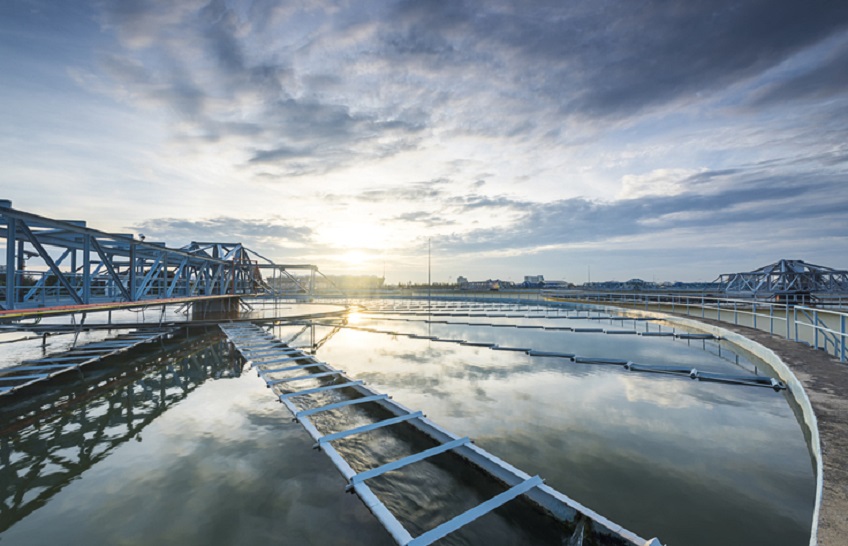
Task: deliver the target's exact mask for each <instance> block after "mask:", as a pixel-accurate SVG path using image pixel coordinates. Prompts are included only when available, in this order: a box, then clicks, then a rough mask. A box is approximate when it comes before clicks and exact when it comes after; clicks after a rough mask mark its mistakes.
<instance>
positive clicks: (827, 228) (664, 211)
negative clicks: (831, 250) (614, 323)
mask: <svg viewBox="0 0 848 546" xmlns="http://www.w3.org/2000/svg"><path fill="white" fill-rule="evenodd" d="M665 174H666V175H667V174H668V173H665ZM716 177H725V178H727V177H730V179H729V180H728V181H727V183H726V184H724V185H722V186H708V187H707V188H703V187H701V188H699V187H698V184H699V183H702V182H703V181H704V180H711V179H715V178H716ZM663 180H664V181H665V182H663V183H668V184H671V185H672V186H674V187H675V188H679V189H676V190H675V192H671V193H664V194H656V193H655V192H651V193H644V194H643V195H641V196H633V197H631V198H628V199H626V200H619V201H608V202H601V201H592V200H588V199H585V198H572V199H564V200H557V201H552V202H544V203H537V202H529V201H514V202H509V201H508V200H507V199H500V200H498V201H497V202H496V204H495V205H493V207H494V208H493V212H494V210H495V209H501V208H502V207H509V208H511V209H512V210H513V211H515V212H517V213H520V218H519V220H517V221H516V222H514V223H511V224H509V225H504V226H502V227H499V228H496V229H491V228H489V229H483V230H476V231H471V232H468V233H456V234H454V235H452V236H449V237H446V238H445V239H443V240H441V241H440V246H441V247H442V248H444V249H445V250H446V251H448V252H452V253H456V254H464V253H469V252H478V253H484V252H504V253H510V252H518V253H533V252H537V251H538V250H539V249H540V248H545V247H568V246H571V245H578V244H580V243H593V244H598V245H601V246H603V245H604V244H607V243H612V242H615V241H616V240H620V239H626V240H627V241H628V244H629V245H630V246H632V247H639V246H647V247H650V246H653V243H652V242H651V241H652V240H654V239H655V238H659V239H658V240H663V239H664V240H666V241H672V240H674V238H673V237H672V236H671V232H673V231H679V232H687V233H688V234H689V235H688V236H689V238H690V242H689V243H688V244H690V245H691V244H696V241H697V240H698V238H701V239H703V238H704V237H705V234H709V233H710V232H713V233H715V234H719V233H722V234H725V233H727V232H729V231H732V232H734V233H735V237H736V239H735V240H738V241H748V242H749V243H750V242H751V241H754V240H757V239H760V238H763V237H769V236H776V235H777V230H779V231H785V232H786V233H781V234H780V236H781V237H786V239H784V240H783V243H784V244H787V245H792V244H793V242H794V241H803V240H805V238H819V237H835V238H837V239H842V240H844V239H845V238H846V236H845V233H848V231H845V230H846V228H848V219H846V218H845V216H844V210H846V207H848V195H846V194H845V192H839V188H840V187H841V182H840V181H839V179H838V178H834V179H831V178H828V177H827V176H822V175H821V174H819V173H808V174H807V175H805V176H801V175H796V176H772V175H768V174H766V173H763V172H758V171H747V172H736V174H735V175H734V174H733V172H732V171H727V172H714V173H711V172H700V173H697V174H695V175H692V176H686V172H685V171H684V172H681V173H680V177H679V178H674V177H668V178H663ZM698 189H700V190H704V189H707V190H708V191H704V192H703V193H699V192H698V191H696V190H698ZM725 242H726V244H728V245H730V244H733V240H727V241H725ZM678 243H682V244H684V245H685V244H687V243H686V242H685V240H684V241H675V244H678Z"/></svg>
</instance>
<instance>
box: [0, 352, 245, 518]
mask: <svg viewBox="0 0 848 546" xmlns="http://www.w3.org/2000/svg"><path fill="white" fill-rule="evenodd" d="M222 343H223V342H222V339H221V338H220V336H214V337H212V338H206V339H204V340H203V341H201V342H196V341H195V342H192V343H189V344H187V346H184V347H181V348H178V349H176V350H174V349H171V350H170V351H168V356H167V360H165V361H164V362H161V363H160V365H159V366H157V367H155V368H154V369H146V370H145V369H143V368H142V369H137V370H135V371H134V372H133V373H128V374H125V373H121V374H118V375H112V376H111V377H109V376H108V374H107V375H106V376H101V377H99V378H97V381H96V382H93V381H89V382H88V385H82V388H81V389H80V388H79V387H77V388H76V389H75V390H72V391H71V392H70V393H67V392H64V393H63V390H60V391H58V392H54V393H53V394H52V395H51V394H48V395H46V396H38V397H36V398H34V399H30V400H27V401H25V402H19V403H17V404H15V405H14V406H4V408H3V411H2V414H0V415H2V417H3V420H2V423H3V424H2V427H3V428H2V429H0V465H1V466H0V483H2V490H0V491H2V499H3V501H2V503H0V532H2V531H4V530H6V529H7V528H9V527H10V526H11V525H12V524H14V523H15V522H16V521H18V520H20V519H22V518H23V517H25V516H26V515H27V514H29V513H31V512H32V511H34V510H36V509H38V508H39V507H41V506H43V505H44V504H45V503H46V502H48V501H49V500H50V498H51V497H53V496H54V495H55V494H56V493H58V492H59V491H61V490H62V488H64V487H65V486H66V485H67V484H69V483H70V482H71V481H73V480H74V479H76V478H77V477H79V476H80V475H81V474H82V473H83V472H85V471H86V470H88V469H89V468H91V467H92V466H94V465H95V464H97V463H98V462H100V461H101V460H103V459H104V458H105V457H106V456H107V455H109V453H110V452H112V451H113V450H114V449H115V448H116V447H117V446H119V445H121V444H123V443H124V442H127V441H129V440H131V439H133V438H135V439H137V440H139V441H141V437H140V434H141V432H142V431H143V430H144V429H145V428H146V427H147V426H148V425H149V424H150V423H152V422H153V421H154V420H155V419H156V418H158V417H159V416H160V415H162V413H164V412H165V411H166V410H168V408H170V407H171V406H173V405H175V404H177V403H179V402H180V401H181V400H183V399H184V398H186V397H187V396H188V395H189V393H191V392H192V391H193V390H194V389H196V388H197V387H198V386H199V385H201V384H202V383H203V382H205V381H206V380H208V379H210V378H216V379H218V378H222V377H237V376H238V375H240V373H241V366H240V365H238V364H234V361H232V360H231V359H230V358H228V355H227V352H226V351H225V350H223V349H224V348H227V346H226V344H222ZM227 350H228V348H227ZM153 358H155V357H152V356H148V357H147V359H153ZM72 388H73V387H72ZM64 391H67V389H64ZM33 424H37V426H32V425H33Z"/></svg>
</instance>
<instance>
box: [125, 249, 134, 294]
mask: <svg viewBox="0 0 848 546" xmlns="http://www.w3.org/2000/svg"><path fill="white" fill-rule="evenodd" d="M127 292H128V293H129V295H130V301H135V300H136V296H135V243H130V270H129V274H128V275H127Z"/></svg>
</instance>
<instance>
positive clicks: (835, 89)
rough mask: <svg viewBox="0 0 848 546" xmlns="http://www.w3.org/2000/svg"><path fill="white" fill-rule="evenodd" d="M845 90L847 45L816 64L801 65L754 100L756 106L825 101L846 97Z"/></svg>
mask: <svg viewBox="0 0 848 546" xmlns="http://www.w3.org/2000/svg"><path fill="white" fill-rule="evenodd" d="M846 89H848V44H841V47H839V48H838V49H837V50H836V51H834V52H832V53H831V54H830V55H828V56H826V57H825V58H824V59H821V60H820V61H819V62H818V63H817V64H814V65H812V66H804V67H802V68H801V69H799V70H797V71H795V72H794V73H791V74H789V75H788V76H785V77H784V78H782V79H780V80H779V81H776V82H774V83H772V84H770V85H767V86H766V87H765V88H763V89H761V90H760V91H759V92H758V93H756V94H755V95H754V97H753V101H752V102H753V104H754V105H756V106H763V105H773V104H786V103H791V102H794V101H797V100H802V99H807V100H826V99H829V98H833V97H843V98H844V97H845V93H846Z"/></svg>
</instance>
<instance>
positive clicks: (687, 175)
mask: <svg viewBox="0 0 848 546" xmlns="http://www.w3.org/2000/svg"><path fill="white" fill-rule="evenodd" d="M847 173H848V2H844V1H840V0H810V1H808V2H798V1H796V0H792V1H785V0H748V1H744V2H739V1H729V0H728V1H726V0H710V1H697V0H683V1H675V0H667V1H660V0H656V1H641V0H628V1H625V0H620V1H607V0H593V1H591V2H587V1H578V0H569V1H563V0H558V1H554V0H551V1H545V0H539V1H517V0H514V1H498V0H486V1H479V2H473V1H462V0H450V1H435V0H417V1H388V0H384V1H370V0H357V1H351V2H334V1H329V0H327V1H312V2H310V1H302V2H295V1H286V2H278V1H272V0H253V1H251V0H211V1H208V0H180V1H179V2H175V1H173V0H134V1H132V2H126V1H119V0H90V1H83V0H3V1H2V2H0V198H2V199H10V200H11V201H12V202H13V207H14V208H16V209H19V210H24V211H27V212H32V213H35V214H40V215H43V216H48V217H52V218H62V219H73V220H86V221H87V222H88V225H89V226H90V227H94V228H97V229H101V230H104V231H115V232H121V233H135V234H140V233H143V234H144V235H145V237H146V238H147V240H148V241H164V242H166V243H167V244H168V246H171V247H180V246H183V245H185V244H187V243H189V242H190V241H193V240H203V241H210V240H214V241H221V242H242V243H243V244H245V245H246V246H248V247H249V248H252V249H254V250H256V251H258V252H259V253H261V254H262V255H264V256H267V257H269V258H271V259H273V260H275V261H277V262H278V263H311V264H316V265H318V266H319V268H320V269H321V271H322V272H324V273H327V274H343V273H349V274H364V275H378V276H382V275H385V277H386V281H387V282H388V283H397V282H407V281H413V282H420V281H426V279H427V264H428V242H429V246H430V249H431V263H432V280H433V281H434V282H447V281H455V280H456V277H457V276H459V275H463V276H466V277H468V278H469V279H472V280H484V279H488V278H500V279H503V280H514V281H521V280H523V277H524V275H540V274H541V275H544V276H545V278H546V279H558V280H567V281H571V282H575V283H582V282H585V281H586V280H588V278H589V277H590V276H591V280H593V281H600V280H627V279H631V278H642V279H645V280H657V281H666V280H668V281H710V280H713V279H715V278H716V277H718V275H719V274H721V273H732V272H739V271H749V270H753V269H756V268H758V267H760V266H763V265H766V264H769V263H772V262H775V261H777V260H779V259H781V258H788V259H802V260H806V261H808V262H811V263H814V264H820V265H825V266H831V267H837V268H840V269H848V177H846V174H847Z"/></svg>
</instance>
